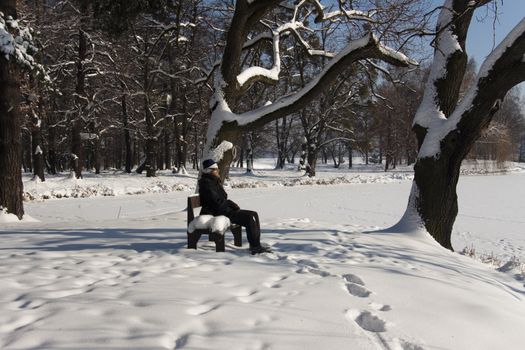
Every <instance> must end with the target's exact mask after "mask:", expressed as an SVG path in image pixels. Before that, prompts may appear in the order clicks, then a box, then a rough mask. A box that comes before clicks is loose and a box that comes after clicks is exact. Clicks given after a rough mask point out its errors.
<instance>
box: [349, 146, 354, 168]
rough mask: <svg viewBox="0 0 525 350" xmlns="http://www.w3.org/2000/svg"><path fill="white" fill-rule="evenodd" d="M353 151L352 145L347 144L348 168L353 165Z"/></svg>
mask: <svg viewBox="0 0 525 350" xmlns="http://www.w3.org/2000/svg"><path fill="white" fill-rule="evenodd" d="M353 153H354V152H353V149H352V146H350V145H348V169H352V166H353V159H352V157H353Z"/></svg>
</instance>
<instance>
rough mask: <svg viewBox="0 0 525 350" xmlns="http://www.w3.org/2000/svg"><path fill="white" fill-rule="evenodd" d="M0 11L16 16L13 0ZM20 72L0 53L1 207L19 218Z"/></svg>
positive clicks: (21, 211) (3, 3)
mask: <svg viewBox="0 0 525 350" xmlns="http://www.w3.org/2000/svg"><path fill="white" fill-rule="evenodd" d="M0 11H2V12H3V13H4V14H5V15H8V16H12V17H13V18H15V19H16V18H17V13H16V0H4V1H1V2H0ZM19 74H20V73H19V70H18V67H17V66H16V63H15V62H14V59H12V58H11V59H10V60H7V59H6V58H5V56H4V55H0V155H1V156H0V208H4V209H7V212H8V213H11V214H14V215H16V216H17V217H18V218H19V219H22V217H23V215H24V205H23V196H22V194H23V185H22V173H21V168H22V166H21V165H22V164H21V163H22V162H21V144H20V137H21V135H20V132H21V130H20V129H21V127H20V111H19V102H20V87H19V85H18V79H19Z"/></svg>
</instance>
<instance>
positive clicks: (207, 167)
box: [202, 159, 219, 174]
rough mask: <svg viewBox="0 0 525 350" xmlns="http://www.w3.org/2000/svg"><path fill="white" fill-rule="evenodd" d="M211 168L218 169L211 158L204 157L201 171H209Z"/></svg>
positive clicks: (206, 172)
mask: <svg viewBox="0 0 525 350" xmlns="http://www.w3.org/2000/svg"><path fill="white" fill-rule="evenodd" d="M213 169H219V166H218V165H217V163H215V161H214V160H213V159H206V160H205V161H203V162H202V172H203V173H205V174H208V173H211V172H212V170H213Z"/></svg>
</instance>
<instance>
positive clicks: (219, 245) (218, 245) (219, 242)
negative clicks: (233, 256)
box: [210, 233, 225, 252]
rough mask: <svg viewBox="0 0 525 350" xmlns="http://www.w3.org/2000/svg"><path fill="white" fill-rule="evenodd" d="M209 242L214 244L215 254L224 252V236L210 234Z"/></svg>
mask: <svg viewBox="0 0 525 350" xmlns="http://www.w3.org/2000/svg"><path fill="white" fill-rule="evenodd" d="M210 240H212V241H214V242H215V251H216V252H224V251H225V247H224V235H221V234H219V233H210Z"/></svg>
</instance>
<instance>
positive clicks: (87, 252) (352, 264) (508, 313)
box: [0, 166, 525, 350]
mask: <svg viewBox="0 0 525 350" xmlns="http://www.w3.org/2000/svg"><path fill="white" fill-rule="evenodd" d="M261 168H262V167H261ZM269 168H270V166H267V169H260V170H258V171H257V172H256V174H255V175H253V176H242V175H241V174H240V173H234V174H232V180H231V181H230V185H231V187H233V188H230V189H229V190H228V192H229V194H230V197H231V198H232V199H233V200H235V201H236V202H238V203H239V204H240V205H241V207H246V208H251V209H255V210H257V211H259V213H260V216H261V221H262V226H263V241H264V242H266V243H268V244H270V245H271V246H272V247H273V250H274V253H272V254H267V255H263V256H250V255H249V254H248V252H247V249H246V240H244V241H245V246H244V247H243V248H237V247H235V246H233V242H232V237H231V235H228V239H227V247H226V253H215V251H214V247H213V245H212V243H210V242H207V241H206V240H204V239H201V241H200V242H199V247H198V250H196V251H194V250H188V249H186V234H185V232H186V212H185V211H184V208H185V204H186V197H187V195H188V194H189V193H191V191H192V189H193V187H194V185H195V177H194V175H192V174H190V175H188V176H187V177H183V176H173V175H170V174H167V173H165V174H161V176H159V178H157V179H153V180H151V179H146V178H144V177H138V176H128V175H122V174H115V175H111V176H109V174H105V175H104V176H100V177H99V176H95V175H90V176H86V178H85V179H84V180H80V181H74V180H71V179H68V178H66V177H63V178H58V179H49V180H48V181H46V183H37V182H34V181H33V182H31V181H29V180H28V181H26V182H25V188H26V191H31V189H30V186H31V185H34V186H35V187H36V189H35V190H34V192H33V193H34V194H35V196H34V197H35V198H42V197H40V195H41V194H42V193H44V192H46V191H47V192H49V193H50V194H51V193H52V192H53V191H55V190H57V191H59V190H61V191H63V193H89V195H86V196H88V197H90V198H68V199H50V200H42V199H36V200H33V201H30V202H28V203H26V212H27V213H28V215H29V216H31V217H32V218H33V219H34V220H35V221H36V222H30V221H27V222H23V223H17V224H13V223H5V224H4V227H3V228H2V229H0V235H1V237H2V238H3V239H2V240H1V242H0V280H1V281H2V286H1V287H0V348H1V349H17V350H19V349H179V348H182V349H321V348H322V349H403V350H408V349H410V350H415V349H521V348H523V347H524V346H525V341H524V339H523V335H522V334H523V329H524V327H525V303H524V300H525V285H524V283H525V281H524V280H523V271H522V270H520V268H522V267H520V265H519V263H520V262H523V261H525V238H524V234H525V220H524V219H523V215H522V213H523V208H524V207H525V172H520V171H514V172H511V173H509V174H506V175H488V176H479V175H476V176H462V178H461V179H460V184H459V200H460V203H459V205H460V214H459V216H458V219H457V222H456V226H455V232H454V236H453V244H454V247H455V249H456V250H457V251H461V250H462V249H463V248H464V247H469V249H468V250H469V252H471V253H472V252H473V250H475V255H476V256H477V257H478V258H484V259H485V258H486V257H487V256H489V255H492V258H491V259H489V260H491V261H492V262H495V263H498V262H500V263H499V265H504V266H503V268H502V269H501V270H502V271H498V270H497V269H495V267H493V266H490V265H488V264H483V263H481V262H479V261H478V260H476V259H472V258H471V257H469V256H465V255H462V254H459V253H451V252H449V251H446V250H444V249H442V248H441V247H439V246H438V245H437V244H435V242H434V241H433V240H432V239H430V238H429V237H428V236H427V235H425V234H422V233H418V232H412V233H406V234H394V233H388V230H387V231H386V232H385V231H383V232H379V229H382V228H385V227H389V226H391V225H393V224H395V223H396V221H397V220H398V219H399V218H400V217H401V215H402V214H403V211H404V209H405V206H406V202H407V198H408V192H409V191H410V183H411V181H410V178H411V174H410V170H409V169H405V170H398V171H396V172H393V173H386V174H385V173H383V172H382V171H380V169H379V168H377V169H375V170H374V169H373V168H371V167H361V168H360V167H357V169H354V170H353V171H348V170H345V169H341V170H338V171H337V172H333V171H329V170H330V169H328V168H321V169H320V174H319V178H320V179H321V180H318V181H319V183H321V184H327V183H334V184H333V185H317V184H314V185H311V184H310V185H307V182H308V181H310V180H307V179H305V178H303V177H301V176H300V174H297V173H295V172H290V171H283V172H275V171H273V170H271V169H269ZM170 181H171V182H170ZM159 182H160V183H162V184H164V185H165V186H164V187H163V185H159V184H158V183H159ZM96 184H98V185H99V186H101V187H100V188H103V187H104V188H107V189H110V190H111V191H113V193H112V196H110V197H102V196H97V194H98V193H97V192H86V189H87V188H93V186H95V185H96ZM177 184H178V185H181V186H186V188H184V189H183V190H178V189H174V187H173V186H175V185H177ZM168 185H170V186H171V187H170V186H168ZM297 185H304V186H297ZM155 186H157V187H158V189H155ZM74 188H77V190H76V191H77V192H75V190H73V189H74ZM133 189H136V190H133ZM145 189H147V190H145ZM141 190H142V192H144V194H139V195H134V196H128V195H120V194H126V193H138V192H141ZM68 191H69V192H68ZM152 192H157V193H152ZM50 197H54V196H52V195H51V196H50ZM491 253H492V254H491ZM485 260H487V259H485ZM508 261H514V262H517V264H514V265H512V264H511V265H512V266H510V265H509V264H506V265H505V262H508ZM499 265H498V266H499Z"/></svg>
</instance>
